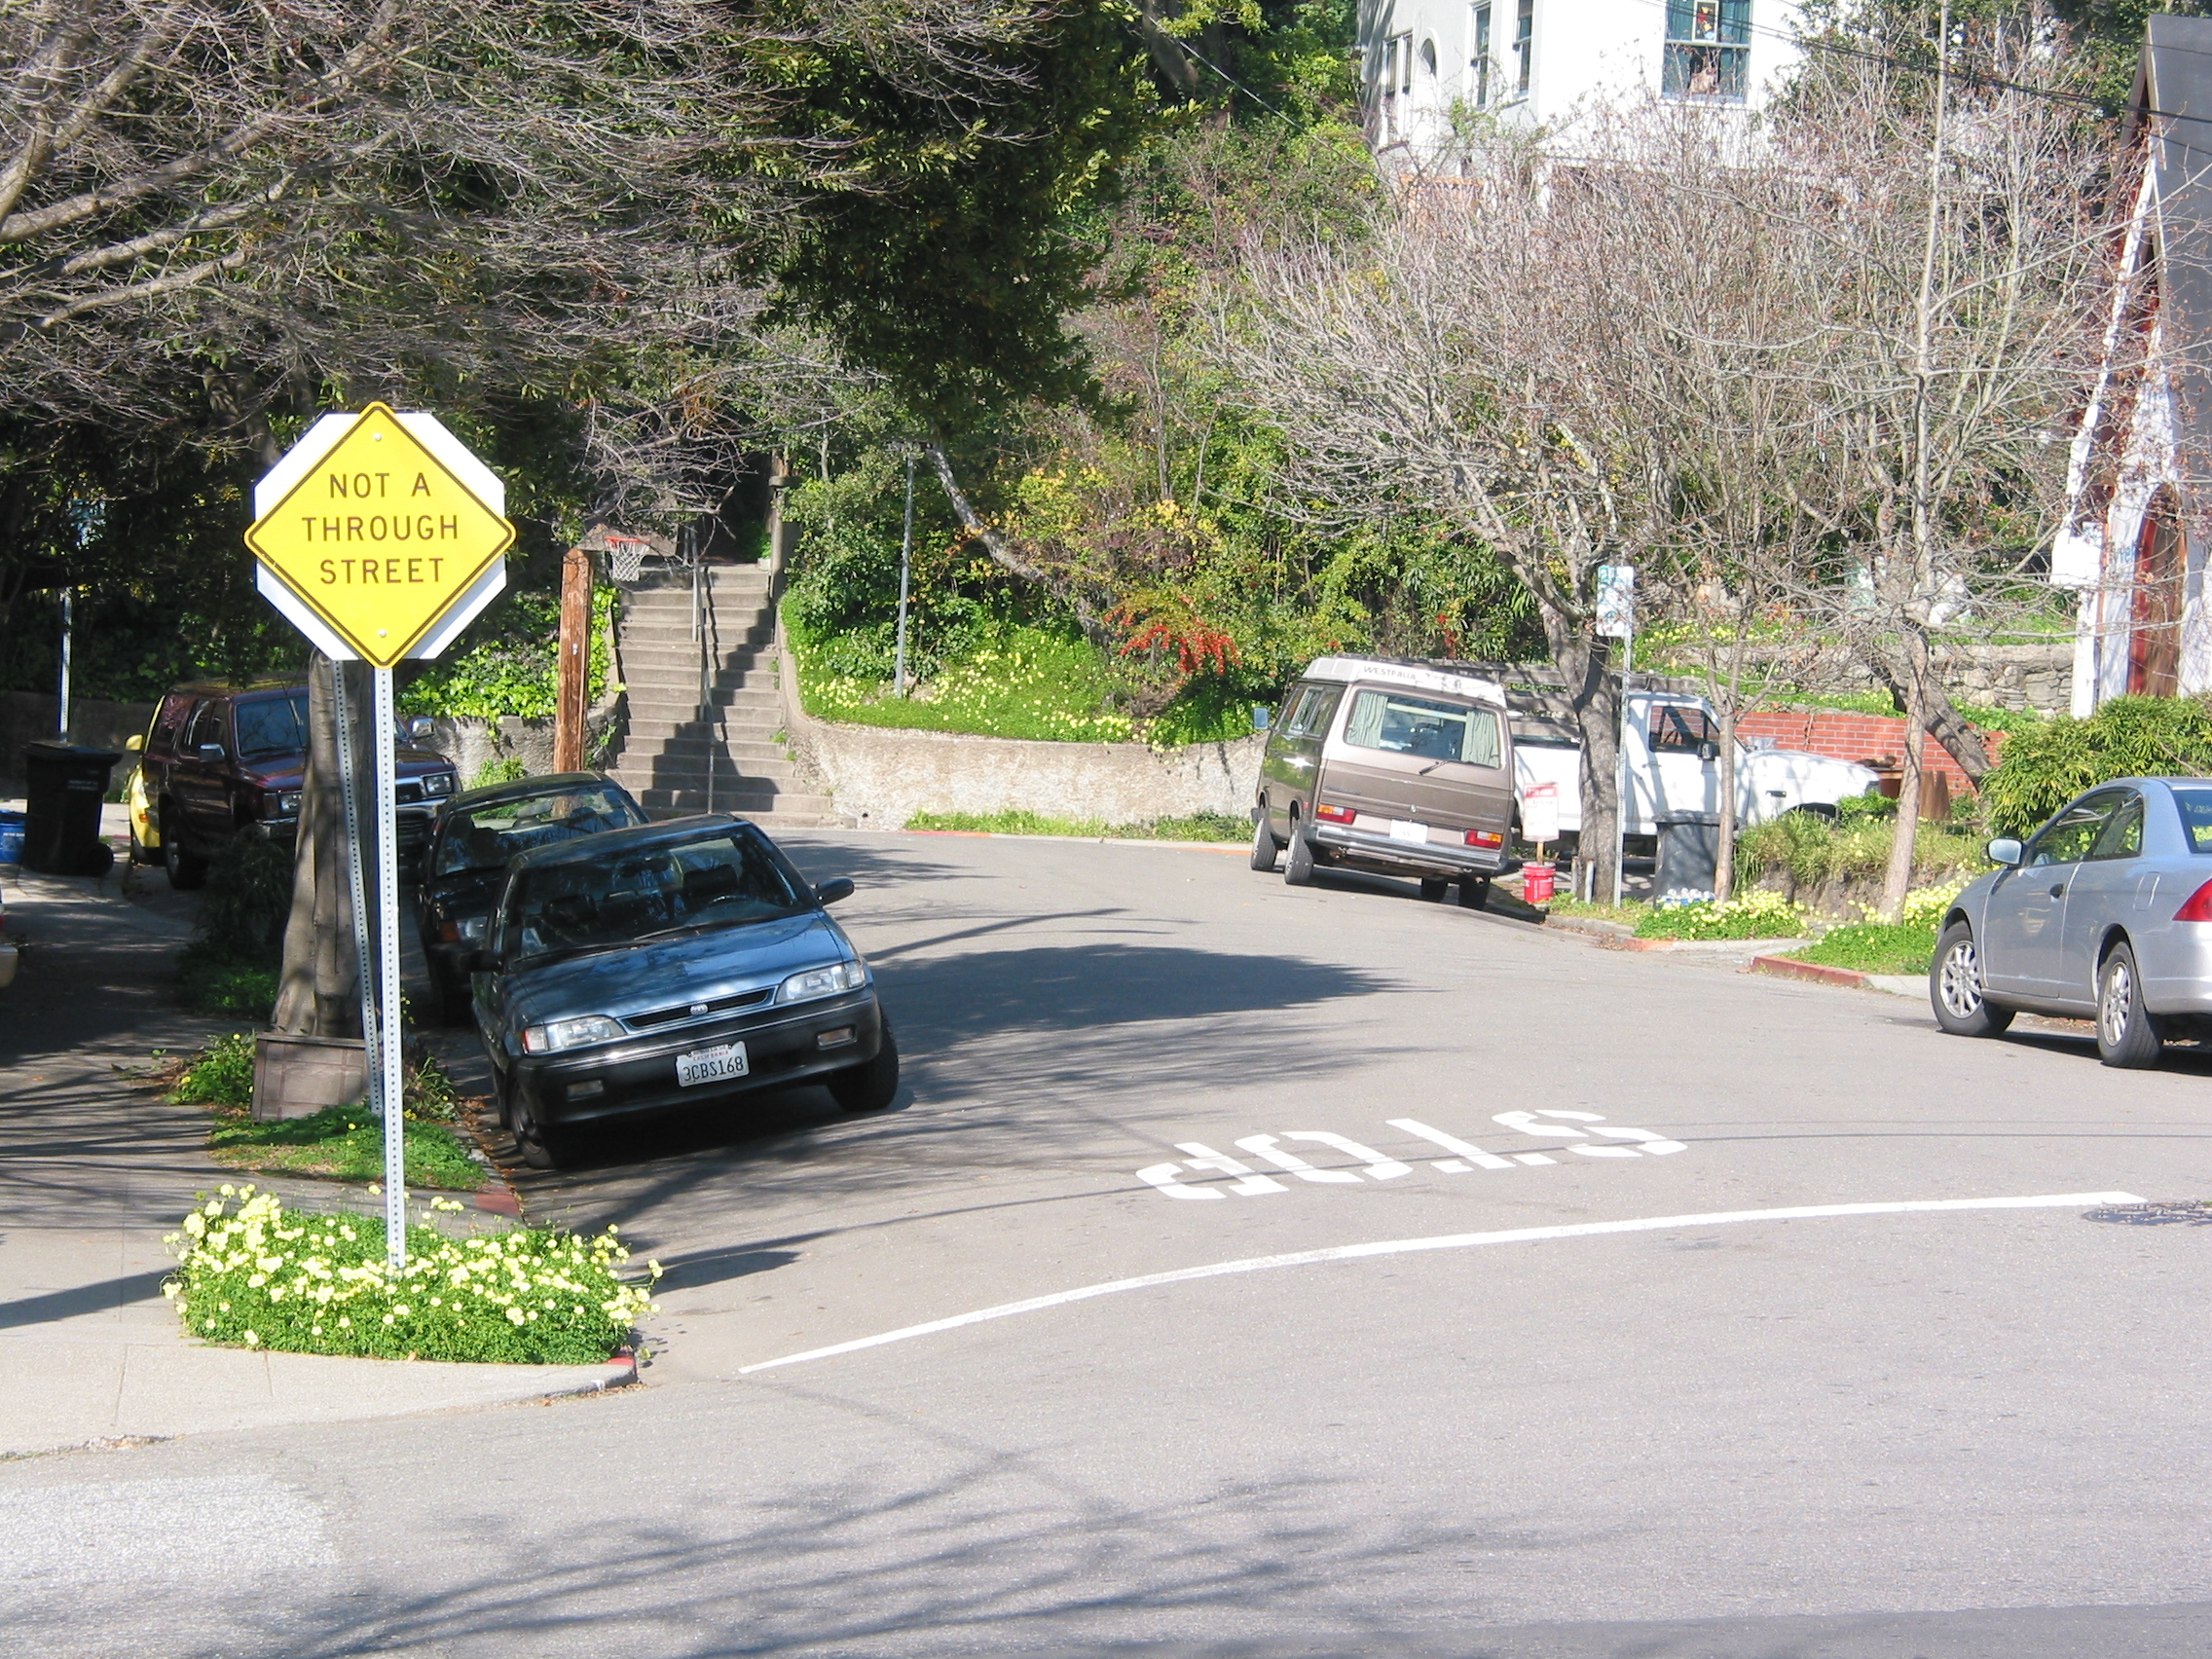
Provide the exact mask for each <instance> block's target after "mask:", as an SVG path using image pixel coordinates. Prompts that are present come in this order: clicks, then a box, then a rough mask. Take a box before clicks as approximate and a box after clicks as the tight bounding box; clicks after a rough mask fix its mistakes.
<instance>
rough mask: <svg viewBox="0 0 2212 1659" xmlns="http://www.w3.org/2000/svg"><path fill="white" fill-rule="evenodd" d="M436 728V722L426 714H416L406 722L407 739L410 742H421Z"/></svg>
mask: <svg viewBox="0 0 2212 1659" xmlns="http://www.w3.org/2000/svg"><path fill="white" fill-rule="evenodd" d="M437 729H438V726H437V722H436V721H435V720H433V719H430V717H429V716H428V715H417V716H416V717H415V718H414V719H411V720H409V721H408V722H407V740H408V741H409V742H410V743H422V742H424V740H426V739H428V738H430V737H432V736H434V735H435V734H436V732H437Z"/></svg>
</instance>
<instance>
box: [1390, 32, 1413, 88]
mask: <svg viewBox="0 0 2212 1659" xmlns="http://www.w3.org/2000/svg"><path fill="white" fill-rule="evenodd" d="M1390 61H1391V62H1392V63H1394V64H1396V65H1397V72H1396V74H1394V75H1393V76H1392V77H1391V79H1392V81H1393V82H1394V83H1395V86H1396V90H1397V91H1399V92H1412V91H1413V90H1414V37H1413V36H1412V35H1410V34H1402V35H1399V36H1397V37H1396V38H1394V39H1393V40H1392V41H1391V42H1390Z"/></svg>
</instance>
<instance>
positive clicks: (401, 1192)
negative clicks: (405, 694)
mask: <svg viewBox="0 0 2212 1659" xmlns="http://www.w3.org/2000/svg"><path fill="white" fill-rule="evenodd" d="M375 677H376V705H377V765H376V772H377V781H376V792H377V926H378V931H379V935H380V937H379V939H378V941H377V943H378V948H377V978H378V980H379V985H378V990H379V992H380V995H379V997H378V1000H379V1001H380V1002H381V1003H382V1004H383V1005H384V1009H383V1014H384V1017H383V1018H381V1019H379V1020H378V1021H377V1046H378V1049H379V1051H380V1052H379V1053H378V1055H377V1067H378V1072H379V1074H380V1075H381V1076H382V1077H383V1079H384V1106H385V1112H384V1248H385V1257H386V1261H387V1265H388V1266H389V1268H390V1270H391V1272H392V1274H393V1275H394V1276H395V1277H396V1276H397V1275H398V1274H399V1273H400V1272H402V1271H403V1270H404V1269H405V1268H406V1266H407V1102H406V1097H405V1095H403V1094H402V1093H401V1092H400V1088H401V1086H400V1078H399V1037H400V1033H399V801H398V795H399V789H398V783H399V755H398V750H399V733H398V724H399V722H398V718H397V715H396V713H395V711H394V709H393V707H392V704H393V692H392V687H391V670H390V669H388V668H379V669H377V670H376V671H375Z"/></svg>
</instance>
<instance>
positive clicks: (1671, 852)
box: [1651, 812, 1720, 899]
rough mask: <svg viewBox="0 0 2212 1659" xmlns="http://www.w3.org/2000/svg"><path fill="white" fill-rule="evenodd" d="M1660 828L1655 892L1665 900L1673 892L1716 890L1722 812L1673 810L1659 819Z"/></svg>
mask: <svg viewBox="0 0 2212 1659" xmlns="http://www.w3.org/2000/svg"><path fill="white" fill-rule="evenodd" d="M1656 823H1657V825H1658V830H1659V867H1658V869H1657V870H1656V871H1655V872H1654V873H1653V876H1652V882H1651V886H1652V891H1653V892H1654V893H1656V894H1657V895H1658V896H1659V897H1660V898H1662V899H1664V898H1666V897H1667V895H1668V894H1670V893H1695V894H1698V895H1699V896H1701V897H1702V896H1704V895H1707V894H1710V893H1712V892H1713V881H1714V876H1715V875H1717V874H1718V873H1719V870H1720V814H1718V813H1717V812H1669V813H1663V814H1661V815H1660V817H1659V818H1658V819H1657V820H1656Z"/></svg>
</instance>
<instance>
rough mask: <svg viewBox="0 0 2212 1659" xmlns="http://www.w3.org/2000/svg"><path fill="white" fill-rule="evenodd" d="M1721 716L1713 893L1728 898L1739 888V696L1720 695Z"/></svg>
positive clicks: (1716, 897) (1715, 702)
mask: <svg viewBox="0 0 2212 1659" xmlns="http://www.w3.org/2000/svg"><path fill="white" fill-rule="evenodd" d="M1714 707H1715V709H1716V711H1717V713H1718V714H1719V716H1720V801H1719V810H1720V830H1719V846H1718V848H1717V850H1716V851H1715V854H1714V863H1713V896H1714V898H1715V899H1728V898H1731V897H1733V896H1734V894H1735V891H1736V699H1735V698H1734V697H1733V696H1730V697H1716V698H1714Z"/></svg>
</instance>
